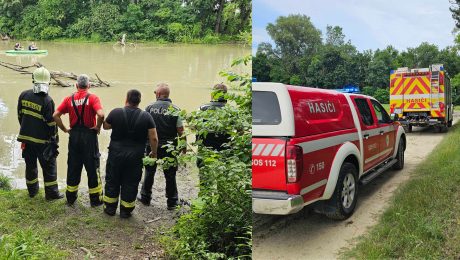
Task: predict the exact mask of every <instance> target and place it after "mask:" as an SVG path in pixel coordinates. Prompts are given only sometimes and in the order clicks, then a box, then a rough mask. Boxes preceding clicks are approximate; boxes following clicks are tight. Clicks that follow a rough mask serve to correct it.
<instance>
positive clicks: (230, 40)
mask: <svg viewBox="0 0 460 260" xmlns="http://www.w3.org/2000/svg"><path fill="white" fill-rule="evenodd" d="M6 41H10V42H12V43H13V42H14V43H15V42H32V41H35V42H41V41H43V40H34V39H30V38H24V39H10V40H5V41H4V42H6ZM46 42H70V43H111V44H117V43H118V41H117V40H115V39H114V40H109V41H104V40H102V39H100V38H97V37H95V38H58V39H50V40H46ZM251 42H252V37H251V34H250V33H242V34H241V35H237V36H226V35H223V36H219V35H206V36H205V37H202V38H191V39H184V40H182V41H168V40H166V39H163V40H135V39H134V40H133V39H130V38H127V39H126V44H127V46H129V44H131V43H133V44H145V45H157V44H241V45H250V44H251ZM14 43H13V45H14ZM23 45H24V46H26V44H23Z"/></svg>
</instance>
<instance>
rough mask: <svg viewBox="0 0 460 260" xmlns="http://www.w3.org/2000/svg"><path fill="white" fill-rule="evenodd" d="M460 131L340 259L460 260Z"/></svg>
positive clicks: (449, 136)
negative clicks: (430, 259) (427, 259)
mask: <svg viewBox="0 0 460 260" xmlns="http://www.w3.org/2000/svg"><path fill="white" fill-rule="evenodd" d="M459 162H460V128H459V126H457V125H455V126H454V127H453V128H451V129H450V130H449V133H448V134H447V136H446V137H445V138H444V140H443V141H442V142H441V143H440V144H439V145H438V146H437V147H436V148H435V150H434V152H432V153H431V154H430V156H429V157H428V158H427V159H426V160H425V161H424V162H422V163H421V164H420V165H418V166H417V168H416V169H415V170H414V171H413V172H412V177H411V179H410V180H409V181H408V182H407V183H406V184H405V185H404V186H402V187H401V188H400V189H399V190H398V191H397V193H396V195H395V197H394V198H393V200H392V202H391V205H390V207H389V208H388V209H387V210H386V211H385V212H384V213H383V215H382V216H381V218H380V220H379V223H378V224H377V225H376V226H375V227H373V228H372V229H371V231H370V233H368V235H365V236H364V237H362V238H361V239H359V240H358V244H357V245H356V247H354V248H353V249H351V250H349V251H346V252H344V253H343V254H342V256H343V257H346V258H354V259H389V258H391V259H406V258H414V259H422V258H433V259H458V258H459V257H460V217H459V216H460V203H459V201H460V170H459Z"/></svg>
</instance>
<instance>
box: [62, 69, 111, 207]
mask: <svg viewBox="0 0 460 260" xmlns="http://www.w3.org/2000/svg"><path fill="white" fill-rule="evenodd" d="M76 87H77V90H78V91H77V92H75V93H73V94H72V95H71V96H68V97H66V98H64V100H63V101H62V103H61V105H59V107H58V108H57V109H56V112H54V114H53V118H54V120H55V122H56V124H57V126H59V128H60V129H61V130H62V131H64V132H65V133H69V134H70V137H69V154H68V158H67V190H66V198H67V203H68V204H69V205H73V203H74V202H75V200H76V199H77V197H78V185H79V184H80V178H81V170H82V168H83V165H84V166H85V169H86V173H87V174H88V188H89V198H90V203H91V206H92V207H95V206H100V205H102V183H101V178H100V175H99V165H100V161H99V157H100V153H99V145H98V141H97V135H98V134H99V132H100V129H101V126H102V123H103V122H104V112H103V110H102V105H101V102H100V100H99V98H98V97H97V96H96V95H94V94H92V93H89V92H88V89H89V87H90V84H89V78H88V76H87V75H85V74H82V75H80V76H78V78H77V85H76ZM67 113H69V119H70V129H67V127H65V126H64V124H63V123H62V119H61V115H63V114H67ZM96 116H97V122H96Z"/></svg>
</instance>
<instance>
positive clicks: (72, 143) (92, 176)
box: [66, 127, 102, 204]
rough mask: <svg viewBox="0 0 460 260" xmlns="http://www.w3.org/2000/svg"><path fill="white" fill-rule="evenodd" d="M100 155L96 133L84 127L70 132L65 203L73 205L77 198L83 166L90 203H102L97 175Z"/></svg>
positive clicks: (75, 128)
mask: <svg viewBox="0 0 460 260" xmlns="http://www.w3.org/2000/svg"><path fill="white" fill-rule="evenodd" d="M99 158H100V153H99V145H98V141H97V133H96V131H94V130H91V129H89V128H86V127H74V128H72V130H70V137H69V155H68V158H67V190H66V198H67V202H69V203H71V204H72V203H74V202H75V200H76V199H77V197H78V185H80V180H81V171H82V169H83V166H85V169H86V173H87V175H88V188H89V198H90V200H91V203H100V202H101V201H102V182H101V177H100V174H99V166H100V159H99Z"/></svg>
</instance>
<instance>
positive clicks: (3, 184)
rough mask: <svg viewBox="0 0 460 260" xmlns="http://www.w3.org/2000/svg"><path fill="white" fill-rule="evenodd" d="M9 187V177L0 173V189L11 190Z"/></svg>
mask: <svg viewBox="0 0 460 260" xmlns="http://www.w3.org/2000/svg"><path fill="white" fill-rule="evenodd" d="M11 188H12V186H11V180H10V178H8V177H6V176H4V175H2V174H0V190H11Z"/></svg>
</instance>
